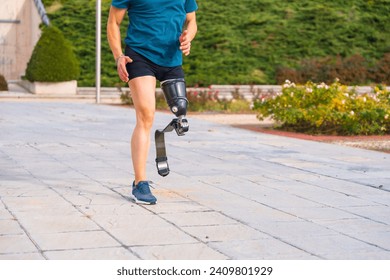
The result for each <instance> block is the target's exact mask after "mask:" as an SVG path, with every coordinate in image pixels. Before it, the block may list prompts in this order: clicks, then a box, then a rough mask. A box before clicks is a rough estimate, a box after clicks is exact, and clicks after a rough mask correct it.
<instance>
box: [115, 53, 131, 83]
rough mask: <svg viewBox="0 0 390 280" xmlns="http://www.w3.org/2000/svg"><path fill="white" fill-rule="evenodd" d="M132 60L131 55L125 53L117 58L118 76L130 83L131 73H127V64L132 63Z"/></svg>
mask: <svg viewBox="0 0 390 280" xmlns="http://www.w3.org/2000/svg"><path fill="white" fill-rule="evenodd" d="M132 62H133V60H132V59H131V58H130V57H128V56H125V55H120V56H119V57H118V58H117V59H116V68H117V71H118V76H119V78H120V79H121V80H122V81H123V82H125V83H128V82H129V80H130V79H129V73H127V69H126V64H127V63H132Z"/></svg>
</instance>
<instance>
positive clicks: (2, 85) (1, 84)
mask: <svg viewBox="0 0 390 280" xmlns="http://www.w3.org/2000/svg"><path fill="white" fill-rule="evenodd" d="M7 90H8V84H7V81H6V79H5V78H4V76H3V75H1V74H0V91H7Z"/></svg>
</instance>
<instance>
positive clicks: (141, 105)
mask: <svg viewBox="0 0 390 280" xmlns="http://www.w3.org/2000/svg"><path fill="white" fill-rule="evenodd" d="M129 87H130V93H131V98H132V100H133V103H134V108H135V110H136V112H137V114H138V113H142V114H145V113H146V114H151V113H152V114H154V111H155V107H156V99H155V92H156V78H155V77H153V76H142V77H137V78H134V79H132V80H130V81H129Z"/></svg>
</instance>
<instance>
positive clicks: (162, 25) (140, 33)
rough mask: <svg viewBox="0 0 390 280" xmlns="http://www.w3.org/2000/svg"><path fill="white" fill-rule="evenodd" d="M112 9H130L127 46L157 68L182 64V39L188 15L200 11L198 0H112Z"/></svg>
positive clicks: (128, 10)
mask: <svg viewBox="0 0 390 280" xmlns="http://www.w3.org/2000/svg"><path fill="white" fill-rule="evenodd" d="M111 5H112V6H114V7H116V8H120V9H127V13H128V15H129V19H130V23H129V26H128V28H127V36H126V38H125V43H126V45H128V46H129V47H131V48H132V49H133V50H134V51H135V52H137V53H139V54H141V55H143V56H145V57H146V58H148V59H149V60H151V61H152V62H154V63H156V64H157V65H160V66H165V67H174V66H179V65H181V64H182V52H181V50H180V49H179V47H180V42H179V37H180V35H181V33H182V29H183V25H184V23H185V19H186V14H187V13H191V12H194V11H196V10H197V9H198V5H197V3H196V0H112V3H111Z"/></svg>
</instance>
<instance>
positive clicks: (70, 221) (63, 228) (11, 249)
mask: <svg viewBox="0 0 390 280" xmlns="http://www.w3.org/2000/svg"><path fill="white" fill-rule="evenodd" d="M171 119H172V115H171V114H169V113H164V112H158V113H157V114H156V118H155V124H154V129H157V128H159V129H160V128H163V127H165V126H166V124H167V123H168V122H169V121H170V120H171ZM189 121H190V131H189V132H188V133H187V135H186V136H183V137H178V136H177V135H176V134H175V133H171V134H168V135H166V143H167V152H168V158H169V164H170V168H171V174H170V175H169V176H167V177H164V178H163V177H160V176H159V175H158V174H157V172H156V168H155V164H154V157H155V151H154V141H153V139H152V146H151V152H150V154H149V158H148V164H147V171H148V175H149V179H150V180H151V181H153V184H152V186H153V192H154V193H155V194H156V196H157V197H158V203H157V205H154V206H144V205H137V204H135V203H134V202H133V201H132V200H131V199H130V186H131V183H132V181H133V176H134V175H133V174H132V165H131V160H130V148H129V140H130V138H131V132H132V129H133V127H134V125H135V115H134V111H133V110H132V109H130V108H127V107H121V106H112V105H96V104H90V103H81V102H73V103H72V102H38V101H36V102H25V101H20V102H10V101H2V102H0V259H92V260H94V259H120V260H122V259H129V260H132V259H157V260H158V259H194V260H196V259H204V260H207V259H221V260H224V259H272V260H278V259H280V260H284V259H297V260H302V259H307V260H310V259H366V260H368V259H390V158H389V157H390V155H389V154H386V153H380V152H375V151H368V150H362V149H357V148H351V147H345V146H340V145H333V144H329V143H318V142H313V141H308V140H302V139H293V138H286V137H282V136H275V135H269V134H264V133H258V132H251V131H247V130H243V129H239V128H233V127H231V126H228V125H225V124H219V123H213V122H209V121H207V120H204V119H199V116H196V115H193V116H191V115H190V116H189Z"/></svg>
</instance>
